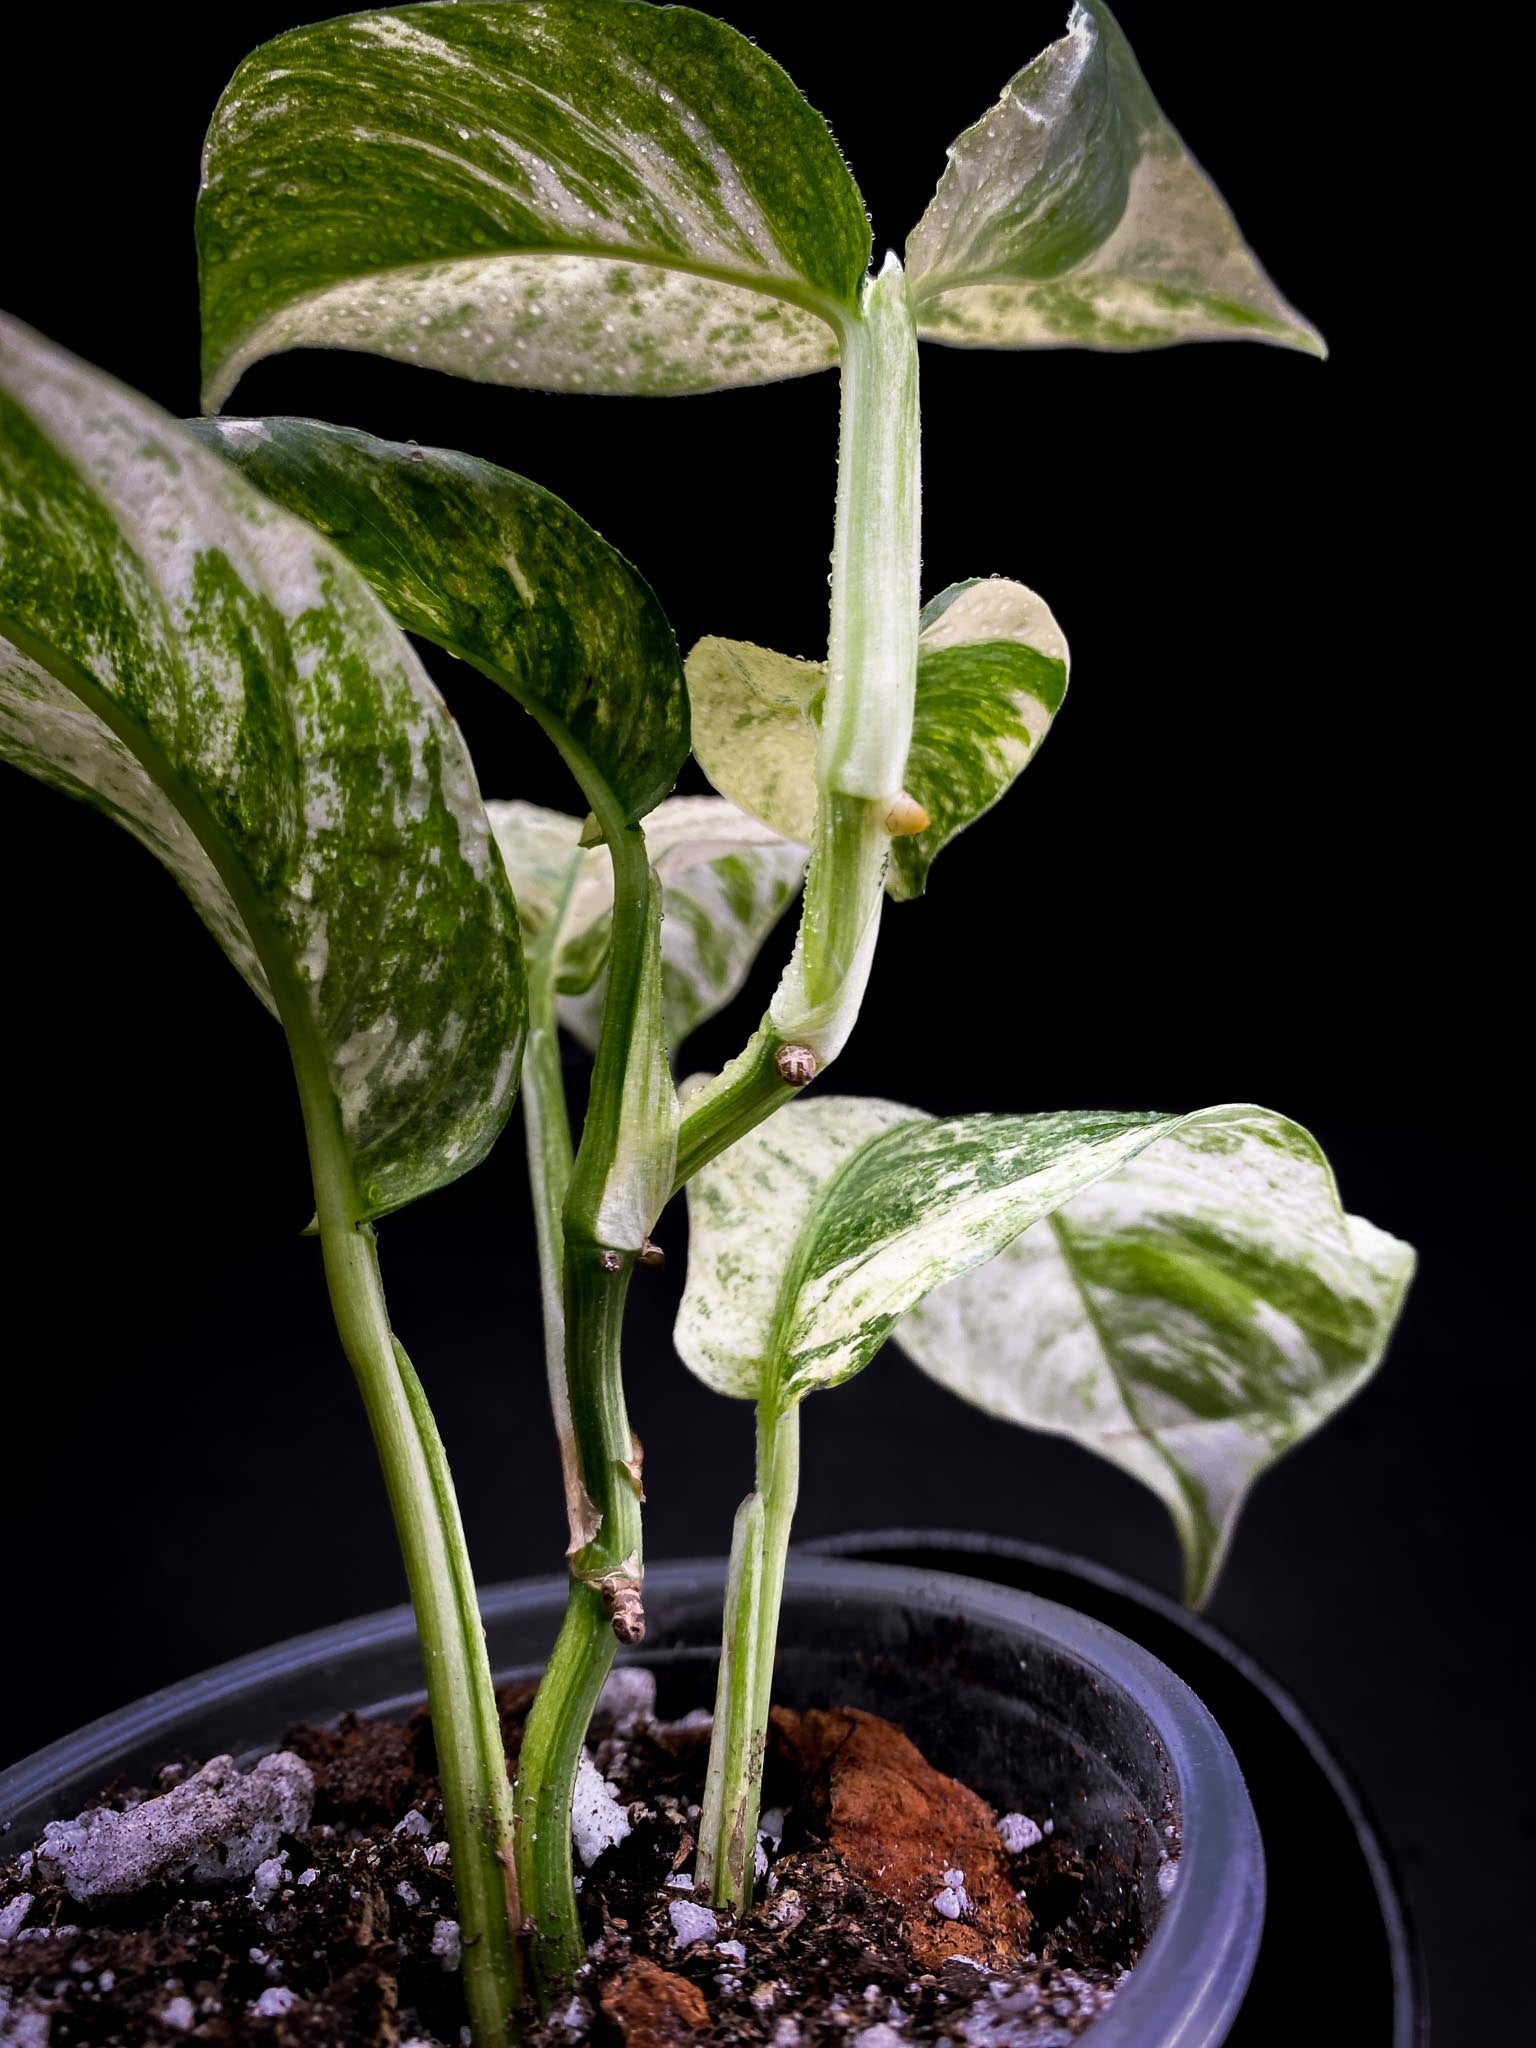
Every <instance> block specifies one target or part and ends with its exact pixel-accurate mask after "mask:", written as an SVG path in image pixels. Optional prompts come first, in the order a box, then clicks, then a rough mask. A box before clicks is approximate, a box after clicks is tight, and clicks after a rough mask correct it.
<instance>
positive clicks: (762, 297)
mask: <svg viewBox="0 0 1536 2048" xmlns="http://www.w3.org/2000/svg"><path fill="white" fill-rule="evenodd" d="M197 235H198V251H199V257H200V268H201V278H202V305H203V361H204V377H205V403H206V404H207V406H208V408H209V409H210V410H211V409H214V408H216V407H217V406H219V405H220V404H222V403H223V401H224V399H225V398H226V397H227V396H228V394H229V392H230V391H231V390H232V389H233V388H234V385H235V383H236V382H237V381H238V379H239V378H240V376H241V375H242V373H243V372H244V371H245V370H246V369H247V368H248V367H249V366H250V364H252V363H253V362H255V361H257V360H258V359H259V358H260V357H262V356H264V355H271V354H274V353H275V352H277V351H278V350H281V349H288V348H296V347H300V346H318V347H335V348H353V349H365V350H369V351H372V352H373V353H375V354H379V355H386V356H393V357H396V358H398V359H400V360H403V361H406V362H414V363H422V364H426V365H428V366H430V367H432V368H435V369H440V370H448V371H451V372H453V373H454V374H456V375H459V376H466V377H473V378H476V379H478V380H480V381H482V382H486V383H499V384H514V385H525V386H537V387H541V388H544V389H552V390H585V391H631V392H676V391H703V390H714V389H719V388H722V387H725V386H729V385H738V384H755V383H762V382H766V381H770V380H772V379H776V378H780V377H790V376H798V375H800V374H802V373H804V372H806V371H810V370H818V369H822V368H825V367H827V366H828V365H830V364H832V363H834V362H835V361H836V359H837V329H838V327H839V325H840V324H841V323H842V322H843V321H844V320H845V319H846V318H848V317H850V316H851V315H854V314H856V312H857V307H858V291H859V283H860V280H861V278H862V277H863V274H864V271H865V269H866V267H867V264H868V259H869V225H868V222H867V221H866V219H865V216H864V207H863V202H862V200H861V199H860V196H859V192H858V188H857V187H856V186H855V184H854V182H853V179H852V178H851V176H850V175H849V173H848V170H847V167H846V165H845V164H844V163H843V160H842V158H841V156H840V155H839V153H838V149H837V145H836V144H835V143H834V142H833V140H832V137H831V135H830V133H829V132H828V130H827V126H826V123H825V122H824V121H823V120H822V118H821V117H820V115H818V114H816V113H815V112H813V110H812V109H811V108H810V107H809V106H807V104H806V102H805V100H804V99H803V98H802V97H801V95H800V93H799V92H798V91H797V90H796V88H795V87H794V85H793V84H792V83H791V81H790V80H789V79H788V78H787V77H786V76H785V74H784V73H783V72H782V71H781V70H780V69H779V67H778V66H777V65H776V64H775V63H774V62H773V61H772V59H771V58H769V57H768V56H766V55H765V54H764V53H763V52H762V51H761V50H759V49H757V48H756V47H755V46H754V45H753V44H752V43H750V42H749V41H748V40H747V39H746V37H745V36H742V35H739V34H737V32H736V31H735V30H734V29H731V28H728V27H727V26H726V25H725V24H724V23H723V22H718V21H715V20H712V19H711V18H710V17H709V16H708V15H704V14H698V13H695V12H694V11H692V10H691V9H689V8H683V7H667V8H661V7H652V6H645V5H638V4H634V0H539V4H532V0H530V4H527V5H516V6H514V5H507V4H504V0H463V4H459V5H453V6H443V5H426V6H411V7H396V8H391V9H389V10H387V11H385V10H381V11H378V12H373V13H364V14H351V15H345V16H343V17H341V18H340V19H339V20H333V21H324V22H316V23H312V24H310V25H308V26H306V27H303V28H297V29H294V30H292V31H291V32H290V33H288V34H286V35H282V36H279V37H277V38H276V39H275V40H274V41H272V42H270V43H267V44H265V45H263V47H262V48H261V49H259V50H257V51H255V52H254V53H253V54H252V55H251V56H250V57H248V58H247V59H246V60H245V62H244V63H243V64H242V65H241V66H240V68H239V70H238V71H237V72H236V73H235V76H234V79H233V80H232V81H231V83H230V86H229V88H228V90H227V91H226V92H225V94H224V97H223V99H222V100H221V101H220V103H219V107H218V109H217V111H216V113H215V115H214V118H213V123H212V126H211V127H210V130H209V134H208V140H207V144H206V146H205V151H204V161H203V185H202V191H201V195H200V197H199V200H198V209H197Z"/></svg>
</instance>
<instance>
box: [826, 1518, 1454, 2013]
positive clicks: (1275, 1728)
mask: <svg viewBox="0 0 1536 2048" xmlns="http://www.w3.org/2000/svg"><path fill="white" fill-rule="evenodd" d="M807 1547H808V1549H809V1550H811V1551H813V1552H815V1553H817V1554H821V1555H827V1556H839V1557H858V1558H861V1559H866V1560H869V1561H876V1560H878V1561H880V1562H883V1563H885V1564H892V1565H898V1566H901V1567H902V1568H904V1569H907V1570H911V1569H913V1568H919V1569H922V1570H925V1571H939V1570H942V1571H963V1572H967V1573H971V1574H973V1575H974V1576H975V1577H977V1578H986V1579H990V1580H992V1581H993V1582H994V1583H996V1584H1001V1585H1006V1586H1014V1587H1018V1588H1020V1589H1022V1590H1024V1591H1026V1592H1030V1593H1038V1594H1043V1595H1044V1596H1045V1597H1046V1598H1048V1599H1052V1600H1060V1601H1063V1602H1065V1603H1067V1604H1068V1605H1070V1606H1071V1607H1073V1608H1075V1609H1077V1610H1079V1611H1080V1612H1082V1613H1085V1614H1089V1615H1092V1616H1093V1617H1094V1619H1095V1620H1098V1621H1102V1622H1106V1623H1107V1624H1108V1625H1109V1626H1110V1627H1111V1628H1117V1629H1121V1630H1123V1631H1125V1633H1126V1634H1128V1635H1131V1636H1134V1638H1135V1639H1136V1641H1137V1642H1139V1643H1142V1644H1144V1645H1145V1646H1146V1647H1147V1648H1148V1649H1149V1650H1151V1651H1152V1652H1153V1653H1154V1654H1155V1655H1156V1656H1158V1657H1160V1658H1161V1659H1162V1660H1163V1662H1164V1663H1165V1664H1167V1665H1168V1666H1169V1667H1170V1668H1171V1669H1172V1670H1174V1671H1176V1672H1177V1673H1178V1675H1179V1677H1180V1678H1182V1679H1184V1680H1185V1682H1186V1683H1187V1684H1189V1685H1192V1686H1193V1687H1194V1688H1195V1690H1196V1691H1197V1692H1198V1693H1199V1695H1200V1698H1201V1699H1202V1700H1203V1701H1204V1702H1205V1704H1206V1705H1207V1706H1208V1707H1209V1708H1210V1709H1211V1711H1212V1713H1213V1714H1215V1716H1216V1718H1217V1719H1218V1721H1219V1722H1220V1724H1221V1729H1222V1733H1223V1734H1224V1735H1225V1736H1226V1738H1227V1740H1228V1741H1229V1742H1230V1743H1231V1745H1232V1748H1233V1750H1234V1752H1235V1754H1236V1756H1237V1760H1238V1764H1239V1766H1240V1767H1241V1769H1242V1772H1243V1777H1244V1780H1245V1782H1246V1784H1247V1787H1248V1791H1249V1794H1250V1796H1251V1797H1252V1800H1253V1805H1254V1811H1255V1812H1256V1814H1257V1815H1258V1820H1259V1827H1260V1831H1261V1832H1262V1834H1263V1837H1264V1850H1265V1861H1266V1865H1267V1877H1268V1903H1267V1908H1266V1911H1265V1916H1264V1936H1263V1941H1262V1944H1261V1946H1260V1949H1259V1955H1258V1960H1257V1962H1256V1964H1255V1967H1254V1972H1253V1979H1252V1983H1251V1984H1250V1987H1249V1992H1248V1997H1247V2000H1246V2001H1245V2003H1244V2006H1243V2010H1242V2012H1241V2014H1240V2015H1239V2016H1238V2018H1237V2020H1236V2021H1235V2023H1234V2024H1233V2027H1232V2030H1231V2033H1230V2035H1229V2037H1228V2041H1229V2048H1270V2044H1271V2043H1274V2044H1276V2048H1279V2044H1281V2043H1284V2044H1285V2048H1292V2044H1293V2043H1294V2042H1295V2040H1296V2004H1295V1998H1296V1983H1297V1972H1298V1965H1299V1963H1300V1964H1303V1965H1305V1959H1308V1958H1312V1959H1314V1960H1313V1963H1312V1964H1311V1967H1313V1968H1314V1969H1317V1970H1320V1971H1321V1972H1323V1973H1324V1974H1325V1976H1326V1984H1327V1992H1326V1997H1327V2027H1328V2038H1329V2039H1330V2040H1335V2039H1336V2040H1339V2041H1347V2042H1348V2043H1349V2044H1350V2048H1426V2044H1427V2043H1428V2040H1429V2004H1428V1997H1427V1994H1426V1991H1425V1988H1424V1972H1423V1961H1422V1956H1421V1954H1420V1951H1419V1948H1418V1945H1417V1943H1416V1941H1415V1939H1414V1935H1413V1927H1412V1922H1411V1920H1410V1918H1409V1915H1408V1911H1407V1908H1406V1905H1405V1903H1404V1900H1403V1896H1402V1891H1401V1889H1400V1887H1399V1884H1398V1881H1397V1878H1396V1876H1395V1874H1394V1872H1393V1868H1392V1864H1391V1860H1390V1858H1389V1856H1388V1855H1387V1852H1386V1850H1385V1849H1384V1847H1383V1846H1382V1842H1381V1839H1380V1837H1379V1835H1378V1833H1377V1830H1376V1827H1375V1825H1374V1823H1373V1822H1372V1820H1371V1818H1370V1815H1369V1813H1368V1812H1367V1810H1366V1807H1365V1805H1364V1802H1363V1801H1362V1799H1361V1797H1360V1794H1359V1792H1358V1791H1357V1790H1356V1789H1355V1787H1354V1785H1353V1784H1352V1783H1351V1781H1350V1778H1349V1775H1348V1773H1347V1772H1346V1771H1345V1769H1344V1767H1343V1766H1342V1765H1341V1764H1340V1763H1339V1761H1338V1759H1337V1758H1336V1757H1335V1756H1334V1755H1333V1754H1332V1752H1331V1751H1330V1750H1329V1748H1328V1746H1327V1744H1326V1743H1325V1742H1324V1741H1323V1739H1322V1737H1321V1736H1320V1735H1319V1734H1318V1732H1317V1730H1316V1729H1315V1728H1314V1727H1313V1726H1312V1724H1311V1723H1310V1722H1309V1721H1308V1719H1307V1717H1306V1716H1305V1714H1303V1713H1302V1711H1301V1709H1300V1708H1299V1707H1298V1706H1297V1704H1296V1702H1295V1701H1294V1700H1293V1699H1292V1698H1291V1697H1290V1695H1289V1694H1288V1693H1287V1692H1286V1691H1285V1690H1284V1689H1283V1688H1282V1687H1281V1686H1279V1685H1277V1684H1276V1683H1275V1681H1274V1679H1273V1678H1271V1677H1270V1675H1269V1674H1268V1672H1266V1671H1265V1670H1264V1669H1263V1668H1262V1667H1261V1666H1260V1665H1258V1664H1256V1663H1255V1662H1254V1660H1253V1658H1252V1657H1250V1656H1249V1655H1248V1654H1247V1652H1246V1651H1244V1650H1241V1649H1239V1648H1238V1647H1237V1645H1236V1644H1235V1643H1232V1642H1230V1641H1229V1640H1228V1639H1227V1637H1225V1636H1224V1635H1222V1634H1221V1632H1220V1631H1219V1630H1218V1629H1215V1628H1212V1627H1211V1625H1210V1623H1209V1622H1207V1621H1204V1620H1202V1619H1201V1617H1200V1616H1199V1615H1195V1614H1191V1613H1190V1612H1189V1611H1188V1610H1187V1609H1186V1608H1183V1607H1180V1606H1179V1605H1178V1604H1177V1603H1176V1602H1175V1601H1173V1600H1169V1599H1167V1598H1165V1597H1164V1595H1162V1594H1161V1593H1157V1592H1154V1591H1152V1590H1151V1588H1149V1587H1147V1586H1142V1585H1138V1584H1137V1582H1136V1581H1135V1580H1134V1579H1128V1578H1125V1577H1124V1576H1123V1575H1122V1574H1121V1573H1119V1572H1113V1571H1109V1570H1107V1569H1106V1568H1105V1567H1104V1566H1102V1565H1097V1564H1092V1563H1089V1562H1087V1561H1086V1560H1084V1559H1082V1558H1076V1557H1069V1556H1066V1555H1065V1554H1064V1553H1062V1552H1061V1551H1057V1550H1050V1549H1047V1548H1045V1547H1044V1546H1042V1545H1040V1544H1034V1543H1020V1542H1016V1541H1014V1540H1012V1539H1010V1538H1006V1537H997V1536H980V1535H974V1534H971V1533H969V1532H966V1531H958V1530H950V1529H880V1530H874V1531H868V1532H865V1531H859V1532H855V1533H853V1534H850V1535H847V1536H833V1537H826V1538H823V1539H822V1540H820V1541H818V1542H816V1543H813V1544H810V1545H809V1546H807ZM1318 1958H1321V1960H1320V1961H1318V1960H1317V1959H1318Z"/></svg>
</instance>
